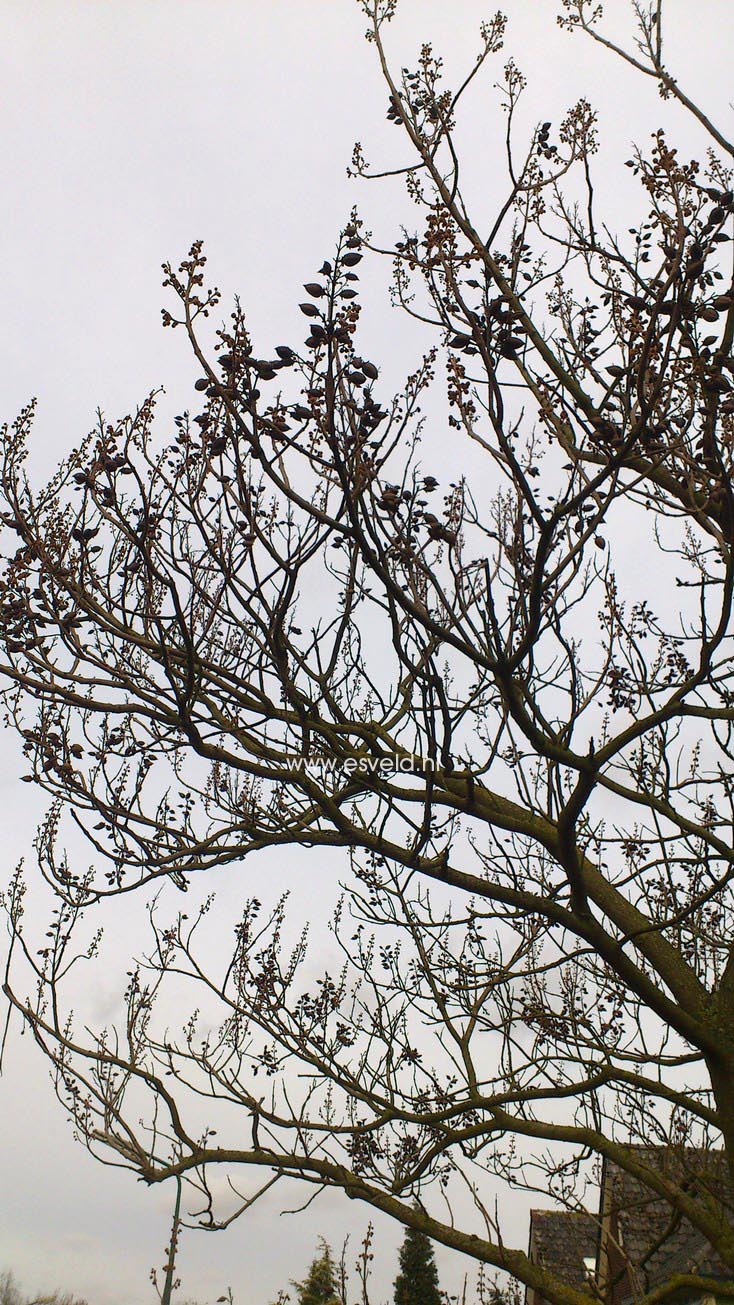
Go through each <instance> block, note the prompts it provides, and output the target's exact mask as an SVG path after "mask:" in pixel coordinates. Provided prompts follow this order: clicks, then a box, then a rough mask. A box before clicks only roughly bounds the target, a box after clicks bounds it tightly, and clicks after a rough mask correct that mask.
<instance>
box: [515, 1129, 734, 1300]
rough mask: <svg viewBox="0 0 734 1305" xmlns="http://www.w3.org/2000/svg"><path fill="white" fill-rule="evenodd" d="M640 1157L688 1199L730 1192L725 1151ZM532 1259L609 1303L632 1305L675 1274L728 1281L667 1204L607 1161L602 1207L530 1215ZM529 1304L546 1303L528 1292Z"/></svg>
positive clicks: (732, 1212)
mask: <svg viewBox="0 0 734 1305" xmlns="http://www.w3.org/2000/svg"><path fill="white" fill-rule="evenodd" d="M630 1150H631V1151H633V1152H635V1153H636V1156H635V1158H639V1160H640V1162H641V1163H643V1164H645V1165H647V1166H650V1167H651V1168H654V1169H655V1170H656V1171H657V1172H659V1173H662V1174H664V1175H669V1176H670V1177H671V1178H674V1179H675V1181H676V1183H678V1184H679V1185H681V1186H683V1187H685V1188H687V1189H688V1190H689V1191H690V1192H691V1193H693V1192H698V1193H699V1194H700V1195H701V1196H705V1194H706V1191H707V1189H708V1190H710V1191H711V1193H712V1195H714V1196H715V1197H716V1199H717V1200H721V1199H722V1193H724V1194H726V1193H731V1183H730V1180H729V1176H728V1171H727V1170H726V1169H725V1164H724V1158H723V1155H722V1153H721V1152H711V1151H699V1150H696V1149H694V1148H691V1147H687V1148H682V1149H679V1150H673V1149H671V1148H667V1147H642V1146H640V1147H634V1148H630ZM725 1204H726V1205H727V1206H730V1209H729V1210H727V1212H726V1213H727V1214H728V1222H734V1201H727V1202H725ZM528 1254H529V1256H530V1259H531V1260H533V1261H534V1263H536V1264H539V1265H541V1266H542V1267H543V1268H547V1269H550V1270H553V1271H555V1272H557V1273H558V1274H560V1275H561V1276H562V1277H563V1278H564V1279H565V1280H566V1281H567V1282H569V1283H571V1284H572V1285H573V1286H575V1287H583V1286H585V1285H586V1286H588V1288H589V1290H590V1292H594V1294H596V1295H597V1296H601V1298H602V1299H603V1300H605V1301H606V1302H608V1305H632V1303H633V1302H634V1301H635V1300H636V1299H637V1298H638V1297H639V1296H641V1295H643V1294H644V1293H645V1292H647V1291H651V1290H653V1289H654V1288H655V1287H656V1286H658V1285H660V1284H661V1283H663V1282H664V1281H665V1280H666V1279H668V1278H669V1277H670V1276H671V1275H672V1274H675V1273H682V1274H683V1273H702V1274H705V1275H706V1277H710V1278H722V1279H725V1278H729V1279H731V1277H732V1276H734V1275H732V1274H730V1273H728V1272H727V1271H726V1269H725V1267H724V1266H723V1265H722V1264H721V1262H720V1261H718V1260H717V1258H716V1256H715V1255H714V1254H713V1253H712V1252H711V1250H710V1248H709V1246H708V1243H707V1242H706V1240H705V1238H704V1237H703V1235H702V1234H701V1233H700V1232H698V1231H697V1230H696V1229H695V1228H694V1227H693V1226H692V1225H691V1224H690V1223H689V1222H688V1221H687V1220H686V1219H685V1218H683V1216H681V1215H679V1214H678V1213H677V1212H676V1211H675V1210H674V1209H673V1208H672V1207H671V1206H670V1205H669V1204H668V1203H667V1202H666V1201H664V1200H662V1199H661V1198H660V1197H657V1196H655V1194H654V1193H652V1192H651V1191H650V1190H649V1188H648V1187H646V1186H645V1185H644V1184H643V1183H642V1182H640V1181H639V1180H638V1179H637V1178H635V1177H634V1176H633V1175H631V1174H629V1173H628V1172H627V1171H626V1170H625V1169H621V1168H620V1167H619V1166H618V1165H616V1164H613V1163H612V1162H610V1161H605V1162H604V1166H603V1169H602V1180H601V1188H600V1200H599V1209H598V1211H597V1213H595V1214H594V1213H592V1212H591V1211H588V1210H574V1211H566V1210H531V1212H530V1241H529V1248H528ZM525 1299H526V1305H544V1303H543V1299H542V1297H541V1296H539V1294H538V1292H536V1291H533V1290H531V1289H528V1291H527V1292H526V1297H525ZM677 1299H678V1300H679V1301H681V1302H684V1301H685V1302H691V1303H692V1302H694V1301H696V1302H701V1305H703V1302H704V1301H705V1302H706V1305H708V1303H709V1302H713V1301H715V1300H720V1299H721V1300H723V1299H724V1296H723V1295H722V1296H718V1295H715V1296H705V1297H701V1296H700V1295H696V1294H695V1293H692V1292H685V1291H682V1292H681V1293H680V1295H679V1297H678V1298H677Z"/></svg>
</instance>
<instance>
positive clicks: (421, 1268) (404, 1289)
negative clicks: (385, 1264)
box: [395, 1228, 442, 1305]
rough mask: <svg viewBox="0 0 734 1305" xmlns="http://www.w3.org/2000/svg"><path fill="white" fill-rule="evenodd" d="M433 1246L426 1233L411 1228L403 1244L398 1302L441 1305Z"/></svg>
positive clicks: (396, 1281) (402, 1304)
mask: <svg viewBox="0 0 734 1305" xmlns="http://www.w3.org/2000/svg"><path fill="white" fill-rule="evenodd" d="M441 1301H442V1297H441V1291H440V1288H439V1285H438V1271H437V1269H436V1261H435V1259H434V1255H433V1245H432V1243H431V1241H430V1238H428V1237H426V1235H425V1233H422V1232H419V1231H418V1230H417V1229H414V1228H408V1229H407V1231H406V1233H405V1239H404V1241H403V1244H402V1246H401V1247H400V1272H399V1273H398V1276H397V1278H396V1279H395V1305H441Z"/></svg>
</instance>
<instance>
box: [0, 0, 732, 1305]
mask: <svg viewBox="0 0 734 1305" xmlns="http://www.w3.org/2000/svg"><path fill="white" fill-rule="evenodd" d="M606 7H607V11H608V14H609V17H610V20H611V21H612V23H613V24H614V25H615V26H616V27H617V28H619V29H620V30H621V29H622V28H623V26H624V22H625V19H626V16H627V14H628V5H627V2H626V0H608V3H607V6H606ZM507 8H508V11H509V14H510V19H511V23H510V31H509V37H508V42H507V49H508V51H511V52H512V53H513V54H514V55H515V58H516V60H517V62H518V63H519V64H520V66H521V68H522V69H523V71H525V73H526V74H527V75H528V78H529V82H530V85H529V90H528V93H527V100H526V103H527V110H526V115H527V121H528V122H529V123H532V122H533V121H537V120H539V119H544V118H554V117H557V116H558V113H559V112H560V111H561V110H562V108H563V107H564V106H565V105H566V104H569V103H571V102H572V101H573V100H575V99H577V98H578V97H579V96H580V95H582V94H584V95H587V96H588V97H589V98H590V99H591V100H592V102H593V103H594V104H595V106H596V107H597V108H598V109H599V113H600V125H601V131H602V136H603V138H604V141H605V148H604V150H603V152H602V154H601V155H600V157H599V161H598V169H599V182H600V185H601V186H602V188H603V189H606V190H607V192H608V196H609V202H610V205H611V210H610V211H611V213H612V219H613V223H617V224H621V225H628V224H627V223H626V222H625V202H626V201H625V200H624V198H621V197H623V196H624V195H625V193H626V192H625V191H624V190H623V189H622V188H620V186H619V184H618V177H619V174H618V173H617V172H616V170H615V169H616V168H618V167H619V166H620V164H621V162H622V161H623V160H624V159H625V158H626V157H628V154H629V148H630V140H631V138H632V137H633V136H635V137H636V138H637V139H639V140H640V141H641V142H643V143H644V142H645V140H646V139H648V138H649V134H650V132H652V131H653V130H654V129H655V128H656V127H657V126H658V125H659V124H660V123H661V122H666V123H670V124H671V129H673V130H678V131H679V133H680V139H681V140H682V141H683V143H684V144H685V146H686V148H688V149H690V150H691V151H693V152H695V151H696V149H697V136H696V133H695V131H694V130H693V129H692V128H691V126H690V125H687V124H682V123H681V119H680V117H679V115H677V114H676V113H675V111H674V110H671V109H669V108H668V107H666V106H664V105H663V104H662V103H661V102H660V100H659V98H658V96H657V93H656V91H655V88H654V87H653V86H652V85H650V84H644V85H642V86H640V85H639V84H638V83H637V82H636V81H635V80H634V79H633V78H631V77H630V76H629V75H628V74H627V73H626V72H625V71H624V70H623V69H620V67H619V66H618V65H616V64H614V63H613V61H612V60H611V57H610V56H608V55H605V54H603V53H602V52H599V51H596V50H593V49H591V48H590V47H589V45H588V43H586V42H584V41H583V40H582V38H580V37H578V36H577V37H574V38H571V37H569V36H567V35H564V34H563V33H561V32H560V31H559V30H558V29H557V27H556V25H555V21H554V20H555V13H556V9H557V5H556V0H509V3H508V6H507ZM493 9H494V6H493V5H487V6H485V5H484V4H482V3H479V0H448V2H447V0H402V3H401V7H400V14H401V19H400V22H399V23H398V24H396V25H395V29H394V31H393V33H392V40H393V43H394V47H395V51H396V61H397V63H398V64H400V63H404V62H407V61H408V59H409V58H410V56H411V53H412V52H413V51H414V50H415V49H416V48H417V47H418V46H419V45H420V43H422V42H423V41H424V40H426V39H430V40H433V41H435V44H436V46H437V47H438V48H439V49H441V50H442V52H443V53H444V54H445V56H446V61H447V67H448V70H449V74H451V73H452V72H453V70H454V69H457V70H458V69H459V68H461V67H464V68H466V66H467V65H468V63H469V62H470V61H471V60H472V59H473V57H474V52H475V49H476V33H477V30H478V26H479V23H480V21H481V20H482V19H483V18H486V17H488V16H490V14H491V12H492V11H493ZM669 10H670V47H669V59H670V63H671V65H672V66H673V67H674V68H675V69H676V70H677V71H678V72H685V75H686V79H687V85H688V86H689V88H690V89H691V91H692V93H693V95H694V97H696V96H700V97H701V99H702V100H703V102H704V104H705V105H706V106H707V107H709V108H710V109H711V110H712V111H713V112H714V113H718V114H719V116H720V117H722V118H724V119H726V117H727V116H730V110H729V108H728V94H729V84H730V75H729V73H730V60H731V50H732V37H733V36H734V6H732V5H731V3H730V0H696V3H695V4H692V3H690V0H671V3H670V4H669ZM0 24H1V27H0V88H1V90H0V93H1V94H2V114H3V129H2V133H1V134H0V142H1V144H0V149H2V178H3V194H2V201H1V203H2V219H1V221H0V241H1V242H2V251H3V281H4V292H3V297H2V310H1V312H2V318H1V320H2V331H3V354H2V357H3V363H4V366H3V369H2V382H1V385H0V413H1V414H2V416H3V417H4V418H12V417H13V415H14V414H15V413H16V412H17V410H18V408H19V407H20V406H21V405H22V404H24V403H25V402H27V400H28V399H29V398H30V397H31V396H33V395H37V396H38V400H39V413H38V421H37V426H36V440H35V443H34V448H33V462H34V466H35V467H36V468H37V469H38V470H39V471H41V472H42V471H43V470H45V469H48V471H49V472H50V471H51V470H52V468H53V465H54V462H55V459H56V458H57V456H60V455H61V454H62V453H63V451H64V450H65V449H67V448H68V447H69V446H70V445H71V444H72V443H73V442H75V441H76V440H78V439H79V438H81V437H82V436H83V435H84V433H85V432H86V431H87V430H88V429H89V428H90V426H91V425H92V424H93V421H94V413H95V410H96V408H97V407H98V406H100V407H102V408H104V409H105V410H106V412H107V413H108V414H109V415H110V416H114V415H119V414H121V413H123V412H125V411H127V410H129V409H130V408H131V407H132V406H134V405H135V404H136V403H137V402H138V401H139V400H140V399H142V398H143V397H144V396H145V394H146V393H147V391H148V390H150V389H152V388H154V387H156V386H159V385H163V386H164V387H165V389H166V391H167V396H168V397H167V399H166V401H165V403H164V404H163V414H164V417H163V419H164V420H165V417H166V414H168V415H170V414H171V413H172V412H178V411H181V409H182V408H183V407H185V406H187V404H188V403H189V402H190V396H191V383H192V380H193V379H194V377H195V376H196V374H197V373H196V369H195V368H194V367H193V366H192V362H191V359H190V356H189V354H188V351H187V347H186V342H185V340H184V339H183V338H182V336H181V333H180V332H166V331H163V330H162V329H161V326H160V308H161V305H162V303H163V302H165V301H164V297H163V293H162V291H161V288H160V281H161V273H160V265H161V263H162V262H163V260H164V259H167V258H171V259H178V258H179V257H180V256H182V255H183V254H184V253H185V252H186V250H187V248H188V246H189V245H190V243H191V241H192V240H193V239H195V238H197V237H203V238H204V240H205V242H206V246H207V250H208V253H209V257H210V268H211V274H212V277H213V279H214V280H215V281H216V282H217V284H218V285H219V286H220V287H221V288H222V289H223V291H224V292H225V299H226V297H227V296H231V295H233V294H234V293H235V292H238V293H239V294H240V295H241V298H242V301H243V303H244V305H245V307H246V309H247V311H248V314H249V317H250V320H251V323H252V326H253V329H254V330H255V333H256V335H257V336H258V337H259V338H262V339H263V340H264V341H265V342H266V345H265V346H264V347H269V346H272V345H273V344H275V343H278V342H280V341H281V340H288V339H291V338H293V332H294V331H295V330H297V329H301V328H300V326H299V324H298V313H297V309H296V307H295V305H296V304H297V302H298V299H299V298H300V295H299V288H300V286H301V284H302V282H303V281H304V280H309V279H310V278H312V276H313V273H314V272H315V270H316V268H317V267H318V266H319V264H320V263H321V261H322V260H323V259H324V258H325V257H329V255H330V253H331V249H332V246H333V241H334V238H335V235H336V233H337V232H338V229H339V227H340V226H341V225H342V224H343V222H344V220H345V218H346V216H347V214H348V211H349V208H350V207H351V205H352V204H353V203H355V202H357V203H358V204H359V205H360V207H361V208H362V209H363V211H364V212H365V214H366V215H367V216H368V218H369V221H370V223H371V224H372V225H373V227H374V228H375V230H376V232H384V233H385V234H386V235H389V234H390V233H391V232H392V233H394V232H395V229H396V226H397V225H398V224H399V222H400V221H401V220H402V219H403V218H404V219H405V220H406V222H408V223H410V221H411V220H412V214H411V210H410V206H409V204H408V203H407V201H405V200H404V199H401V196H400V192H399V191H398V190H397V189H396V188H389V187H387V188H385V187H377V186H371V187H364V186H362V185H357V184H355V183H354V182H348V181H347V179H346V175H345V168H346V164H347V163H348V161H349V157H350V155H351V149H352V145H353V143H354V141H355V139H357V138H359V139H361V140H362V141H363V143H364V146H365V151H366V153H367V156H368V157H369V158H370V159H371V160H373V161H381V162H384V161H386V160H388V159H393V160H396V158H397V156H396V154H395V151H396V148H397V141H398V134H397V132H396V131H395V129H394V128H387V127H386V125H385V121H384V119H385V108H386V95H385V91H384V89H383V86H382V84H381V82H380V79H379V76H378V73H377V69H376V65H375V60H374V52H372V51H371V50H370V48H369V47H368V46H366V45H365V43H364V41H363V39H362V34H363V29H364V26H365V20H364V16H363V15H362V14H361V13H360V12H359V10H358V7H357V5H356V3H354V0H88V2H86V3H82V2H80V0H0ZM498 72H499V68H498V69H497V73H498ZM495 75H496V74H495V72H494V70H491V71H490V73H489V75H488V77H487V79H486V83H485V88H484V89H483V90H481V91H479V92H478V93H477V96H476V98H475V100H474V101H472V102H471V104H472V106H473V113H472V116H471V120H470V121H469V122H468V123H467V125H466V127H465V129H464V144H465V148H466V151H467V159H468V162H469V164H470V168H469V171H470V173H471V174H472V175H471V183H470V184H471V187H472V194H473V195H474V196H475V199H476V202H477V204H478V205H479V206H481V205H485V206H486V209H487V212H488V213H489V212H491V205H492V199H493V196H494V195H495V194H496V193H498V192H497V184H498V178H499V176H500V168H501V147H500V133H501V131H502V121H503V120H502V119H501V117H500V115H499V114H498V113H497V111H496V108H494V107H493V104H495V103H496V102H495V101H493V99H492V96H491V93H490V92H491V84H492V81H493V80H494V77H495ZM623 174H624V186H627V185H628V184H629V175H628V174H626V173H624V170H623ZM364 280H365V303H366V306H367V309H368V316H367V321H366V323H365V328H364V329H365V333H366V336H367V339H368V342H369V343H370V346H371V356H372V357H375V358H376V360H377V361H379V362H380V363H381V364H383V382H384V383H385V384H387V383H388V382H389V381H390V380H395V381H397V380H398V379H399V375H400V371H401V368H404V367H406V368H407V367H409V366H410V365H411V363H412V362H413V361H414V360H415V357H416V355H417V350H418V348H419V346H420V341H419V339H418V338H417V337H416V336H414V335H411V333H410V332H409V331H406V330H405V324H404V321H403V319H401V318H399V317H396V316H395V315H394V314H392V313H391V312H390V310H389V308H388V306H387V303H386V296H385V282H384V272H383V271H376V272H375V273H374V274H373V275H369V276H365V278H364ZM446 456H448V454H446ZM451 456H452V457H453V456H455V455H454V454H453V453H452V454H451ZM21 769H22V767H21V762H20V759H19V757H18V753H17V749H16V746H15V741H14V740H13V739H12V738H10V737H8V739H7V740H6V741H5V742H4V745H3V747H2V749H1V750H0V784H1V788H0V797H1V799H2V803H3V814H4V821H5V826H4V828H5V836H4V850H5V853H6V856H7V862H6V870H10V869H11V868H12V866H13V865H14V864H15V861H16V859H17V857H18V856H20V855H21V854H22V853H23V852H24V851H26V852H27V851H28V849H29V846H30V842H31V839H32V834H33V827H34V820H35V818H36V816H37V814H38V808H37V807H36V806H34V801H33V796H32V795H29V793H28V789H27V788H26V787H25V786H23V785H20V784H19V782H18V777H19V774H20V773H21ZM293 872H294V866H293V864H290V865H288V866H286V867H285V868H284V871H283V873H284V874H288V873H293ZM3 874H4V872H3V871H2V868H0V876H2V875H3ZM230 874H231V872H230ZM247 874H248V875H252V874H257V870H256V869H255V868H254V866H253V865H251V866H248V867H247ZM330 876H331V867H327V868H326V870H325V871H324V872H323V874H322V875H321V878H320V879H319V883H318V893H317V894H316V896H315V900H316V901H317V903H320V904H321V906H322V907H323V910H324V911H326V909H327V907H328V903H329V902H330V901H331V900H332V896H333V894H332V892H331V885H330ZM251 886H252V885H251V883H250V887H251ZM278 887H279V885H277V886H275V887H273V893H275V892H276V891H277V888H278ZM0 1156H1V1157H2V1160H1V1161H0V1271H2V1269H3V1268H4V1267H7V1268H13V1269H15V1271H16V1272H17V1274H18V1275H19V1277H20V1278H21V1279H22V1280H23V1282H24V1283H26V1284H27V1285H28V1287H29V1288H30V1287H33V1288H34V1289H35V1288H44V1289H47V1288H49V1287H51V1286H53V1285H55V1284H60V1285H63V1286H64V1287H66V1288H67V1289H69V1290H74V1291H75V1292H78V1293H79V1294H83V1295H86V1296H87V1297H88V1299H89V1302H90V1305H136V1303H137V1302H145V1301H147V1300H152V1292H151V1290H150V1288H149V1285H148V1271H149V1269H150V1267H151V1265H153V1264H157V1265H160V1264H161V1262H162V1259H163V1248H164V1246H165V1243H166V1239H167V1231H168V1226H167V1225H168V1215H169V1209H170V1194H169V1193H166V1192H163V1191H156V1192H148V1191H146V1190H145V1189H143V1188H142V1187H141V1186H140V1185H138V1184H137V1183H136V1182H135V1181H134V1179H133V1178H132V1177H131V1176H129V1175H126V1174H121V1173H120V1172H118V1171H113V1170H104V1169H102V1168H101V1167H100V1166H99V1165H97V1164H95V1162H93V1161H92V1160H91V1159H90V1158H89V1157H88V1156H87V1155H86V1153H85V1152H84V1151H83V1150H82V1149H81V1148H80V1147H78V1146H76V1145H75V1143H74V1142H73V1140H72V1137H71V1133H70V1130H69V1127H68V1125H67V1124H66V1122H65V1119H64V1116H63V1112H62V1111H61V1110H60V1109H59V1107H58V1106H57V1105H56V1103H55V1101H54V1100H53V1097H52V1094H51V1091H50V1088H49V1085H48V1081H47V1075H46V1069H45V1066H44V1064H43V1062H42V1060H41V1059H40V1058H39V1056H38V1055H37V1054H36V1053H35V1052H34V1050H33V1048H32V1047H31V1046H30V1045H29V1044H28V1040H27V1039H19V1038H18V1037H17V1036H16V1037H15V1038H14V1039H13V1041H12V1043H11V1048H10V1054H9V1056H8V1064H7V1068H6V1073H5V1076H4V1077H3V1078H2V1080H0ZM514 1208H515V1207H513V1210H514ZM516 1209H517V1214H516V1217H517V1221H518V1226H517V1231H516V1234H515V1238H516V1241H519V1242H520V1243H522V1242H524V1240H525V1236H526V1231H525V1227H524V1225H523V1222H522V1221H523V1218H524V1209H525V1206H524V1205H523V1203H521V1202H518V1204H517V1207H516ZM513 1217H515V1216H514V1215H513ZM368 1218H369V1213H368V1211H366V1210H361V1209H359V1208H358V1207H355V1206H354V1204H352V1203H349V1202H346V1201H345V1200H343V1199H342V1198H341V1197H339V1196H336V1195H327V1196H325V1197H324V1198H323V1199H322V1200H321V1201H320V1203H319V1204H317V1206H316V1207H315V1208H314V1209H311V1210H310V1211H308V1212H306V1213H303V1214H299V1215H289V1216H285V1217H279V1215H278V1207H277V1205H275V1204H273V1203H270V1204H269V1205H267V1206H263V1207H262V1208H258V1209H256V1210H255V1211H254V1212H253V1213H252V1215H251V1216H250V1217H248V1218H245V1219H243V1220H242V1221H241V1222H240V1223H239V1224H237V1225H235V1226H234V1227H233V1228H232V1229H231V1230H230V1231H229V1232H227V1233H226V1234H223V1235H218V1236H217V1237H211V1236H206V1235H204V1234H199V1235H190V1236H187V1237H186V1239H185V1241H184V1244H183V1250H182V1255H181V1271H182V1275H183V1278H184V1290H183V1292H182V1298H185V1297H186V1296H190V1297H192V1298H196V1299H198V1300H199V1301H201V1302H202V1305H203V1302H209V1301H214V1300H215V1299H216V1297H217V1296H218V1295H220V1294H221V1293H222V1291H223V1289H224V1288H225V1286H226V1285H227V1284H228V1283H231V1285H232V1287H233V1289H234V1292H235V1298H236V1301H237V1305H260V1303H262V1305H265V1303H266V1302H267V1301H269V1300H271V1299H272V1297H273V1296H274V1295H275V1293H276V1292H277V1290H278V1288H280V1287H282V1286H286V1285H287V1283H288V1280H289V1279H290V1278H291V1277H297V1276H300V1275H301V1274H302V1273H303V1271H304V1269H305V1267H306V1264H307V1262H308V1260H309V1259H310V1256H311V1254H312V1251H313V1246H314V1243H315V1239H316V1237H317V1235H318V1234H319V1233H323V1234H324V1235H325V1236H327V1237H328V1238H329V1239H330V1240H331V1241H332V1242H333V1243H334V1244H335V1245H338V1244H339V1243H340V1241H341V1239H342V1237H343V1236H344V1235H345V1233H346V1232H348V1231H351V1234H352V1246H353V1249H354V1252H355V1253H356V1250H357V1247H358V1243H359V1241H360V1240H361V1237H362V1235H363V1232H364V1228H365V1226H366V1223H367V1220H368ZM378 1227H379V1238H378V1260H377V1266H376V1278H377V1284H378V1291H377V1293H376V1299H378V1300H379V1299H380V1291H382V1293H383V1294H384V1295H387V1293H388V1290H389V1284H390V1282H391V1280H392V1277H393V1276H394V1271H395V1268H394V1248H395V1246H396V1244H397V1242H398V1240H399V1232H398V1231H397V1230H395V1229H391V1228H389V1227H387V1226H386V1225H385V1224H383V1223H379V1224H378ZM439 1258H440V1263H441V1269H442V1277H443V1281H444V1285H445V1286H446V1287H448V1288H449V1289H452V1288H453V1289H456V1288H458V1286H459V1285H460V1280H461V1276H462V1275H463V1272H464V1270H465V1267H466V1266H464V1265H462V1264H461V1263H460V1262H459V1260H458V1259H457V1258H456V1257H453V1258H452V1257H450V1256H449V1255H448V1254H444V1253H441V1254H440V1257H439Z"/></svg>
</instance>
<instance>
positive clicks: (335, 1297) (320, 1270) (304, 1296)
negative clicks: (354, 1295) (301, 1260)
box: [293, 1237, 342, 1305]
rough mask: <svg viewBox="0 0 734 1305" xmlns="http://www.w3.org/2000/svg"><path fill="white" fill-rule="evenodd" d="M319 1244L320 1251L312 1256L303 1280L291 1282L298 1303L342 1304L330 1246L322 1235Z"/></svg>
mask: <svg viewBox="0 0 734 1305" xmlns="http://www.w3.org/2000/svg"><path fill="white" fill-rule="evenodd" d="M320 1246H321V1252H320V1254H319V1255H316V1256H315V1257H314V1260H313V1262H312V1264H311V1267H310V1269H309V1271H308V1273H307V1274H306V1277H305V1278H304V1280H303V1282H294V1283H293V1286H294V1287H295V1289H296V1291H297V1292H298V1305H342V1301H341V1298H340V1296H339V1291H338V1288H337V1285H336V1270H335V1266H334V1261H333V1259H332V1256H331V1247H330V1246H328V1245H327V1243H326V1242H325V1241H324V1239H323V1237H322V1238H321V1239H320Z"/></svg>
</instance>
